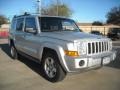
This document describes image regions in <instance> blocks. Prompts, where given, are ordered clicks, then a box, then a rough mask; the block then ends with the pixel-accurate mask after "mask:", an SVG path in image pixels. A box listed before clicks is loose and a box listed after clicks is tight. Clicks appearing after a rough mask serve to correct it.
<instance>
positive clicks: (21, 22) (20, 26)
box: [16, 18, 24, 31]
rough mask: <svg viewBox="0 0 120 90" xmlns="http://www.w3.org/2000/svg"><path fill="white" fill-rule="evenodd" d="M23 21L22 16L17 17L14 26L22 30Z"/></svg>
mask: <svg viewBox="0 0 120 90" xmlns="http://www.w3.org/2000/svg"><path fill="white" fill-rule="evenodd" d="M23 21H24V18H19V19H17V26H16V30H17V31H22V29H23Z"/></svg>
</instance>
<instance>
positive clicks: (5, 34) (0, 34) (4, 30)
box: [0, 24, 9, 38]
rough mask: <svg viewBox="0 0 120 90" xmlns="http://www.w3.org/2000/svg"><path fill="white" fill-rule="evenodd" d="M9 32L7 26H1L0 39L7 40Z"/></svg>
mask: <svg viewBox="0 0 120 90" xmlns="http://www.w3.org/2000/svg"><path fill="white" fill-rule="evenodd" d="M8 32H9V24H3V25H1V27H0V38H7V37H8Z"/></svg>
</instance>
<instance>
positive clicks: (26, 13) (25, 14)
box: [14, 12, 31, 18]
mask: <svg viewBox="0 0 120 90" xmlns="http://www.w3.org/2000/svg"><path fill="white" fill-rule="evenodd" d="M29 15H31V14H30V13H28V12H25V13H24V14H23V15H18V16H17V15H15V16H14V18H17V17H21V16H29Z"/></svg>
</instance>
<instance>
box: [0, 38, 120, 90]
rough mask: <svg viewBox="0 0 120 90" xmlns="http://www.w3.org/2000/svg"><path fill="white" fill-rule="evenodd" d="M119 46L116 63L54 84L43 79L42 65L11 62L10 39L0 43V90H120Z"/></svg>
mask: <svg viewBox="0 0 120 90" xmlns="http://www.w3.org/2000/svg"><path fill="white" fill-rule="evenodd" d="M116 43H117V42H115V49H116V50H117V52H118V53H117V58H116V60H115V61H114V62H112V63H110V64H109V65H107V66H104V67H102V68H101V69H99V70H92V71H88V72H84V73H79V74H74V75H67V77H66V78H65V79H64V80H63V81H61V82H58V83H51V82H49V81H47V80H46V79H45V78H44V76H43V74H42V71H41V67H40V65H39V64H37V63H35V62H33V61H31V60H29V59H27V58H25V57H21V58H20V59H19V60H13V59H11V57H10V53H9V46H8V43H7V40H6V39H4V40H0V90H120V48H119V42H118V44H116ZM113 44H114V43H113ZM117 46H118V47H117Z"/></svg>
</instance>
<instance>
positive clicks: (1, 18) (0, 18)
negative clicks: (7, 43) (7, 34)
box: [0, 15, 8, 25]
mask: <svg viewBox="0 0 120 90" xmlns="http://www.w3.org/2000/svg"><path fill="white" fill-rule="evenodd" d="M6 23H8V22H7V18H6V17H5V16H3V15H0V25H2V24H6Z"/></svg>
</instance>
